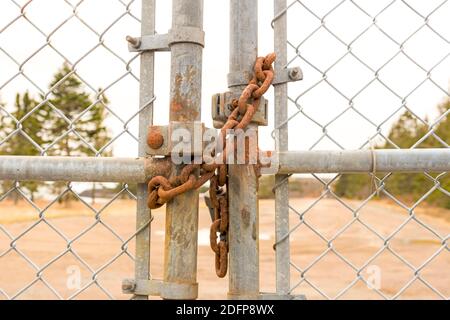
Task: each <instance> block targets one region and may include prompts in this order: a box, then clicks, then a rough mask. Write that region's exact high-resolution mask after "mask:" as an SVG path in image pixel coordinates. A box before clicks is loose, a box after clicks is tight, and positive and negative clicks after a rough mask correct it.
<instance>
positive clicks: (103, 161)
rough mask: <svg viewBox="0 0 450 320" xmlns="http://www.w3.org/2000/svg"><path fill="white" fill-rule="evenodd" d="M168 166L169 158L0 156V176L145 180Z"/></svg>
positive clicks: (7, 178)
mask: <svg viewBox="0 0 450 320" xmlns="http://www.w3.org/2000/svg"><path fill="white" fill-rule="evenodd" d="M170 170H171V161H170V159H169V158H113V157H111V158H109V157H98V158H94V157H83V158H81V157H35V156H0V180H13V181H74V182H129V183H130V182H134V183H136V182H137V183H145V182H146V181H148V180H149V179H150V178H152V177H154V176H157V175H164V176H166V175H168V174H169V173H170Z"/></svg>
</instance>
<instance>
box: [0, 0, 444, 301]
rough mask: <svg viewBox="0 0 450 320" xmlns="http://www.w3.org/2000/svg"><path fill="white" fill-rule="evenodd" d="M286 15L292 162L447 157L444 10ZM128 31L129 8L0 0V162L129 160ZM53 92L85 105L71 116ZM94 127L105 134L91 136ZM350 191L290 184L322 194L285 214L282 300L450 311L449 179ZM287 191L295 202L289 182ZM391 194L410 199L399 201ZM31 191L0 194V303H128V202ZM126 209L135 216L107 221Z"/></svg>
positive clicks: (340, 8)
mask: <svg viewBox="0 0 450 320" xmlns="http://www.w3.org/2000/svg"><path fill="white" fill-rule="evenodd" d="M288 3H289V4H288V6H287V7H286V9H285V10H284V11H283V12H280V14H279V15H276V17H280V16H281V15H284V14H286V15H287V16H288V43H287V46H288V50H289V63H288V66H301V68H302V69H303V73H304V75H305V76H304V80H303V81H301V82H298V83H293V84H289V97H288V99H289V105H288V110H289V119H288V123H287V125H288V127H289V131H290V132H291V139H290V144H289V146H290V149H291V150H294V149H296V150H298V149H307V150H317V149H342V150H344V149H363V148H381V147H382V148H423V147H443V148H448V147H449V143H450V135H449V134H448V132H449V131H448V129H447V128H448V124H447V115H448V113H449V112H450V111H449V110H450V109H449V107H448V99H449V93H448V89H447V86H448V70H450V57H449V56H450V44H449V38H450V35H449V30H450V28H449V25H448V20H449V19H448V18H449V16H450V3H449V2H448V1H412V0H411V1H400V0H390V1H376V2H373V1H372V2H370V1H349V0H343V1H312V0H311V1H292V2H288ZM53 12H58V14H52V13H53ZM99 12H101V14H102V19H99V18H98V13H99ZM139 17H140V1H123V0H117V1H109V2H108V5H107V7H106V6H105V4H104V3H102V2H101V1H89V0H84V1H83V0H81V1H80V0H77V1H72V0H63V1H50V0H40V1H37V0H34V1H33V0H27V1H25V0H24V1H19V0H8V1H3V2H2V4H1V10H0V69H1V70H2V71H1V72H0V93H1V97H0V119H1V122H0V149H1V150H2V154H23V155H35V156H52V155H76V156H97V157H101V156H110V155H112V153H113V151H114V155H116V156H121V155H123V156H130V154H132V155H136V154H137V141H138V139H137V132H138V130H137V126H138V123H137V120H138V119H137V117H138V112H139V111H138V108H137V107H136V108H133V107H131V106H138V105H139V97H138V92H139V91H138V85H139V77H138V74H139V73H138V70H139V64H138V54H130V53H129V52H128V51H127V48H126V45H125V43H124V38H125V35H127V34H135V35H138V34H139V28H140V20H139ZM74 34H77V35H78V36H77V37H75V38H74V37H73V35H74ZM275 36H276V35H275ZM58 70H59V71H58ZM49 79H53V80H52V81H51V82H49ZM23 88H29V93H28V97H25V92H23ZM17 92H19V93H21V95H20V97H19V99H16V96H15V93H17ZM61 92H64V93H65V94H67V93H68V94H69V96H70V94H72V96H71V97H72V98H73V95H76V96H77V97H80V96H82V97H83V98H82V100H81V101H80V100H77V106H80V105H81V107H77V108H75V109H71V107H70V106H71V100H70V99H68V100H67V99H66V100H64V99H62V98H61V95H62V94H61ZM124 92H125V93H126V94H124ZM73 99H75V98H73ZM78 99H79V98H78ZM437 106H439V107H437ZM99 119H103V120H104V122H105V126H104V127H103V126H100V129H99V130H94V131H93V129H92V128H91V127H90V126H89V122H92V121H99V122H98V123H100V120H99ZM400 120H401V121H403V122H399V121H400ZM396 126H397V127H399V128H400V129H401V128H403V129H404V130H403V131H402V130H399V131H397V132H393V131H392V130H393V129H392V128H394V127H396ZM36 128H38V130H37V129H36ZM299 128H300V129H299ZM412 131H413V132H412ZM297 135H298V136H300V137H301V138H299V139H296V138H295V139H294V137H296V136H297ZM399 136H400V137H407V138H408V139H399ZM361 176H363V177H364V178H356V177H355V176H352V175H341V174H336V175H317V174H311V175H305V176H303V177H301V178H309V180H306V179H304V180H302V181H303V183H305V181H313V182H315V184H318V185H320V192H319V194H313V193H306V194H303V195H302V197H301V198H299V199H295V198H294V197H291V199H290V200H289V203H286V204H285V205H287V206H289V210H290V225H291V230H290V231H289V233H288V234H286V235H285V236H286V237H289V238H290V242H291V249H290V261H289V264H290V266H291V292H292V293H302V294H306V296H307V297H308V298H326V299H336V298H337V299H339V298H341V299H343V298H357V297H360V298H361V297H362V298H386V299H396V298H411V297H412V298H442V299H448V298H449V296H450V292H449V290H450V287H449V286H448V279H449V278H450V275H449V270H450V255H449V246H448V238H449V231H450V225H449V220H448V219H449V218H448V211H446V209H444V208H439V207H438V206H437V205H436V204H438V205H439V206H441V207H445V206H447V207H448V204H446V203H448V202H447V201H448V199H449V198H450V197H449V195H450V193H449V192H450V187H449V185H450V184H449V183H448V181H447V180H446V179H448V176H447V174H446V173H426V172H424V173H422V174H419V175H412V174H406V175H405V174H402V175H400V174H396V173H388V174H380V173H375V172H374V173H372V174H369V175H359V176H358V177H361ZM288 179H289V180H290V182H291V194H295V193H296V192H298V190H297V189H295V187H296V186H297V183H298V180H299V177H295V176H294V177H292V176H291V177H289V178H288ZM358 179H359V180H358ZM398 181H403V182H402V183H403V184H402V186H403V187H404V188H403V189H407V188H405V186H408V185H410V186H411V189H412V187H413V185H415V184H419V185H420V186H421V188H416V189H417V190H419V191H417V192H415V193H414V194H410V195H405V193H404V192H403V191H402V190H400V189H401V188H400V189H399V187H398V186H399V183H398ZM344 183H347V184H346V185H344ZM339 184H340V185H339ZM343 187H345V190H347V191H346V193H343V192H342V188H343ZM40 188H41V189H40V190H44V191H43V192H42V191H41V193H39V192H37V193H36V191H35V190H36V185H35V184H34V183H33V182H20V183H19V182H2V184H1V185H0V189H1V195H0V205H1V206H2V210H1V212H0V266H1V270H2V272H1V274H0V299H3V298H4V299H26V298H30V297H31V298H45V299H49V298H50V299H53V298H57V299H67V298H69V299H71V298H111V299H112V298H121V297H124V296H122V295H121V294H120V293H119V290H118V289H120V281H121V280H122V279H123V278H127V277H132V275H133V272H134V256H133V252H134V246H135V240H134V238H135V235H136V230H135V229H134V225H133V226H131V227H125V226H128V225H129V224H125V223H124V220H125V219H126V220H127V221H130V220H133V219H134V211H135V209H134V208H135V201H136V195H135V191H134V189H133V187H132V186H128V185H122V186H116V185H105V186H102V189H105V188H109V192H108V193H106V194H98V195H97V198H98V199H97V200H96V201H95V203H93V202H92V199H91V198H92V197H91V196H92V193H93V192H94V193H95V190H96V186H95V185H92V184H86V183H84V184H82V183H71V182H66V183H45V184H44V186H43V187H42V186H40ZM42 188H43V189H42ZM275 188H276V186H275ZM86 189H87V190H89V193H88V194H86ZM97 189H100V188H98V186H97ZM416 189H414V190H416ZM48 190H50V191H51V192H46V191H48ZM348 190H353V191H352V192H353V193H352V194H349V193H348V192H349V191H348ZM98 192H100V191H98ZM44 194H47V195H48V194H51V195H52V196H47V198H46V197H43V195H44ZM100 198H101V199H100ZM350 198H352V199H350ZM66 200H72V201H69V202H67V201H66ZM74 200H77V201H74ZM130 207H132V208H133V210H129V208H130ZM3 208H7V209H3ZM125 208H127V209H128V210H127V211H130V214H132V215H133V217H130V216H120V217H119V216H115V212H117V211H125ZM74 211H76V214H75V215H74V216H73V217H71V216H70V215H71V214H72V213H73V212H74ZM63 215H64V216H65V217H66V218H67V219H64V221H63V219H58V218H59V217H61V216H63ZM80 216H81V217H84V218H85V217H88V218H89V219H84V218H83V219H82V218H80ZM133 221H134V220H133ZM208 252H209V251H208ZM207 258H208V259H209V258H210V257H209V256H208V257H207ZM79 274H83V275H84V278H83V277H82V279H81V283H77V280H76V279H77V276H78V275H79ZM86 275H87V276H86ZM378 276H379V277H378ZM378 278H379V279H378ZM11 279H14V281H11ZM378 280H379V281H378Z"/></svg>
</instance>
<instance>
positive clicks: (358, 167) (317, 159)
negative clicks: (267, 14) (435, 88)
mask: <svg viewBox="0 0 450 320" xmlns="http://www.w3.org/2000/svg"><path fill="white" fill-rule="evenodd" d="M279 161H280V163H279V173H282V174H290V173H311V172H314V173H337V172H340V173H358V172H359V173H361V172H425V171H426V172H446V171H450V150H449V149H445V148H442V149H408V150H405V149H375V150H373V151H372V150H354V151H353V150H342V151H335V150H323V151H289V152H280V153H279Z"/></svg>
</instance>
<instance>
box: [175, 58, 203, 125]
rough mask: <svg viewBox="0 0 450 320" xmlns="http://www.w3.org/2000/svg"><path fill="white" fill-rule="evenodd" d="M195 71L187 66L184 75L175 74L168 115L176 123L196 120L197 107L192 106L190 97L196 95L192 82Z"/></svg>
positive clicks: (196, 89) (196, 91) (196, 90)
mask: <svg viewBox="0 0 450 320" xmlns="http://www.w3.org/2000/svg"><path fill="white" fill-rule="evenodd" d="M196 74H197V71H196V70H195V68H194V67H193V66H187V68H186V71H185V72H184V73H177V74H176V76H175V82H174V86H173V91H172V99H171V101H170V113H171V114H173V115H175V118H176V120H177V121H192V120H195V119H197V118H198V116H199V112H198V111H197V110H196V109H197V106H195V105H193V104H192V97H193V96H197V95H198V90H199V88H195V86H194V81H195V76H196Z"/></svg>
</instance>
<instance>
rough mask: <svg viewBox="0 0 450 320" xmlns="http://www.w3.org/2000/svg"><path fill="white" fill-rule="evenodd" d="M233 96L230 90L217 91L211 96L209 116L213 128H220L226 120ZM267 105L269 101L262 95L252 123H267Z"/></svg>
mask: <svg viewBox="0 0 450 320" xmlns="http://www.w3.org/2000/svg"><path fill="white" fill-rule="evenodd" d="M234 98H236V99H237V98H239V97H238V96H236V97H233V95H232V93H231V92H224V93H217V94H215V95H213V96H212V100H211V116H212V118H213V125H214V128H216V129H220V128H222V126H223V125H224V123H225V122H226V121H227V119H228V116H229V115H230V114H231V111H232V109H233V108H232V107H231V102H232V101H233V99H234ZM268 105H269V101H268V100H267V99H265V98H264V97H261V102H260V104H259V108H258V111H256V113H255V115H254V116H253V119H252V123H256V124H258V125H259V126H267V125H268V117H269V115H268Z"/></svg>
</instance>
